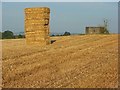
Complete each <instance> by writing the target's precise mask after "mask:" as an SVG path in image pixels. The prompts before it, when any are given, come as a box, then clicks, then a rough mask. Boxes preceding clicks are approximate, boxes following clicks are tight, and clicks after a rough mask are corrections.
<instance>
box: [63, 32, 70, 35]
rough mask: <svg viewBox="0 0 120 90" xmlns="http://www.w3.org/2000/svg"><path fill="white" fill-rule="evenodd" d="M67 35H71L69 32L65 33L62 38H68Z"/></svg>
mask: <svg viewBox="0 0 120 90" xmlns="http://www.w3.org/2000/svg"><path fill="white" fill-rule="evenodd" d="M69 35H71V34H70V32H65V33H64V34H63V36H69Z"/></svg>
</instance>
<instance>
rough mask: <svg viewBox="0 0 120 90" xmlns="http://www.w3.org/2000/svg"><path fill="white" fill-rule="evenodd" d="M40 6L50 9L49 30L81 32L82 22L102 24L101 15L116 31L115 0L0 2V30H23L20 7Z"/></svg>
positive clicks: (83, 26) (110, 28)
mask: <svg viewBox="0 0 120 90" xmlns="http://www.w3.org/2000/svg"><path fill="white" fill-rule="evenodd" d="M44 6H45V7H49V8H50V10H51V14H50V16H51V18H50V31H51V32H64V31H69V32H71V33H84V31H85V27H86V26H100V25H103V20H104V18H106V19H108V21H109V24H108V25H109V31H110V32H112V33H117V32H118V3H117V2H74V3H70V2H66V3H65V2H63V3H61V2H59V3H55V2H49V3H48V2H31V3H30V2H3V3H2V19H3V20H2V25H3V29H2V30H3V31H5V30H11V31H13V32H15V33H16V32H24V9H25V8H28V7H44Z"/></svg>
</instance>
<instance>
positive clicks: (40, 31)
mask: <svg viewBox="0 0 120 90" xmlns="http://www.w3.org/2000/svg"><path fill="white" fill-rule="evenodd" d="M49 20H50V9H49V8H47V7H42V8H26V9H25V35H26V42H27V44H38V45H48V44H50V36H49V32H50V30H49Z"/></svg>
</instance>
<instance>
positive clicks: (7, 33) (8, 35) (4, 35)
mask: <svg viewBox="0 0 120 90" xmlns="http://www.w3.org/2000/svg"><path fill="white" fill-rule="evenodd" d="M2 38H3V39H12V38H14V34H13V32H12V31H9V30H7V31H4V32H3V33H2Z"/></svg>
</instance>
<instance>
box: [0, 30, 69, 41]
mask: <svg viewBox="0 0 120 90" xmlns="http://www.w3.org/2000/svg"><path fill="white" fill-rule="evenodd" d="M69 35H71V33H70V32H67V31H65V32H64V34H58V35H54V34H52V35H51V36H52V37H53V36H69ZM17 38H25V35H21V34H19V35H14V33H13V32H12V31H10V30H7V31H4V32H0V39H17Z"/></svg>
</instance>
